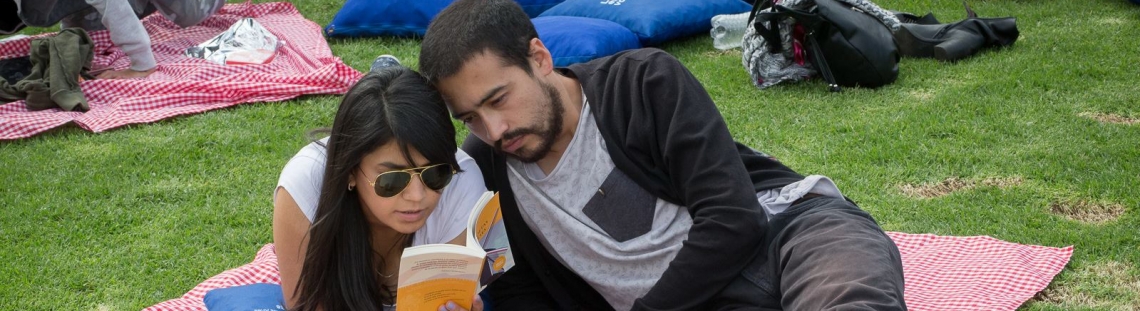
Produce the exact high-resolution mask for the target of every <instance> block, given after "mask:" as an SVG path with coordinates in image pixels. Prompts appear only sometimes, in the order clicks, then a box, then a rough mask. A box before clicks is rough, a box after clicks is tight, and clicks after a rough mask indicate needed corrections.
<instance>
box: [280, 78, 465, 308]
mask: <svg viewBox="0 0 1140 311" xmlns="http://www.w3.org/2000/svg"><path fill="white" fill-rule="evenodd" d="M326 160H327V161H326ZM485 190H486V188H485V187H484V185H483V176H482V174H480V172H479V168H478V166H476V164H475V161H474V160H472V159H471V158H470V157H468V156H467V154H466V153H464V152H463V151H461V150H458V148H457V147H456V145H455V128H454V126H453V125H452V123H451V119H450V117H449V116H448V112H447V108H446V107H445V106H444V104H443V100H442V99H441V98H440V95H439V94H438V93H437V92H436V91H435V90H434V89H432V88H431V87H429V86H428V84H427V81H426V80H424V78H423V77H422V76H420V75H419V74H418V73H416V72H414V71H412V70H410V69H407V68H405V67H400V66H396V67H390V68H385V69H383V70H380V71H377V72H372V73H369V74H368V75H366V76H364V78H362V79H361V80H360V81H359V82H357V83H356V85H354V86H353V87H352V89H350V90H349V91H348V93H347V94H345V96H344V99H343V100H342V101H341V104H340V108H339V110H338V111H337V114H336V118H335V119H334V120H333V127H332V129H331V131H330V132H329V137H328V138H327V139H324V140H320V141H316V142H313V143H311V144H309V145H308V146H306V147H305V148H304V149H302V150H301V151H300V152H299V153H297V155H295V156H294V157H293V158H292V159H291V160H290V161H289V163H288V164H286V165H285V168H284V169H283V170H282V172H281V178H280V180H279V181H278V186H277V190H276V193H275V195H274V210H273V240H274V243H275V244H276V249H277V259H278V265H279V267H280V271H281V285H282V290H283V292H284V294H285V298H286V303H287V306H288V307H289V309H290V310H318V309H320V310H381V309H382V308H383V307H388V308H390V307H391V305H392V304H394V303H395V294H396V292H395V289H396V280H397V279H398V277H399V276H398V275H397V272H398V271H399V267H400V262H399V260H400V255H401V254H402V253H403V250H404V248H405V247H408V246H414V245H421V244H431V243H452V244H460V245H462V244H463V243H464V242H465V241H466V240H465V234H466V233H465V228H466V223H467V217H468V215H469V213H470V211H471V209H472V207H473V206H474V205H475V202H476V201H477V200H478V199H479V196H480V195H481V194H482V193H483V192H484V191H485ZM476 305H477V306H480V305H481V303H478V302H477V303H476ZM475 309H479V308H478V307H476V308H475Z"/></svg>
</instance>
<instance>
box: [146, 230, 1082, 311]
mask: <svg viewBox="0 0 1140 311" xmlns="http://www.w3.org/2000/svg"><path fill="white" fill-rule="evenodd" d="M887 234H888V235H889V236H890V237H891V239H892V240H894V241H895V244H896V245H898V247H899V252H900V253H902V261H903V276H904V278H905V279H906V289H905V291H906V292H905V293H904V295H905V299H906V304H907V307H908V308H909V309H910V310H913V311H926V310H929V311H954V310H970V311H974V310H1015V309H1017V307H1019V306H1021V304H1023V303H1025V301H1027V300H1029V299H1030V298H1032V297H1033V295H1034V294H1036V293H1037V292H1039V291H1041V290H1043V289H1045V286H1048V285H1049V282H1051V281H1052V280H1053V277H1054V276H1056V275H1057V273H1060V272H1061V269H1063V268H1065V265H1066V264H1068V263H1069V258H1070V257H1071V256H1072V255H1073V247H1072V246H1068V247H1064V248H1056V247H1046V246H1037V245H1024V244H1017V243H1011V242H1006V241H1002V240H998V239H995V238H991V237H988V236H972V237H954V236H939V235H933V234H909V233H900V232H888V233H887ZM254 283H275V284H279V283H280V278H279V272H278V270H277V255H276V254H274V250H273V245H272V244H269V245H265V246H264V247H262V248H261V250H260V251H258V252H257V257H256V258H255V259H254V260H253V262H251V263H249V264H247V265H245V266H241V267H238V268H236V269H232V270H229V271H226V272H222V273H221V274H219V275H217V276H214V277H212V278H210V279H209V280H206V281H205V282H202V284H199V285H198V286H196V287H194V289H192V290H190V292H188V293H186V294H185V295H182V298H179V299H172V300H168V301H166V302H163V303H159V304H157V305H154V306H152V307H149V308H146V309H144V311H205V310H206V305H205V304H204V303H203V302H202V297H204V296H205V295H206V292H208V291H210V290H212V289H216V288H226V287H231V286H239V285H248V284H254Z"/></svg>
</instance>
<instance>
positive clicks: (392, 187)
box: [376, 171, 412, 198]
mask: <svg viewBox="0 0 1140 311" xmlns="http://www.w3.org/2000/svg"><path fill="white" fill-rule="evenodd" d="M409 181H412V174H409V173H408V172H399V171H397V172H387V173H384V174H380V176H376V195H379V196H382V197H385V198H387V197H391V196H394V195H396V194H399V193H400V191H403V190H404V188H405V187H407V186H408V182H409Z"/></svg>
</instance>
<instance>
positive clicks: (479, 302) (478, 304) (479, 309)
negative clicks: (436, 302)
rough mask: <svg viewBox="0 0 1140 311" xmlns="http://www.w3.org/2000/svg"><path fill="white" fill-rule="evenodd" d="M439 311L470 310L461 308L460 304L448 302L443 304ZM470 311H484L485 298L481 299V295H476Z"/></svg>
mask: <svg viewBox="0 0 1140 311" xmlns="http://www.w3.org/2000/svg"><path fill="white" fill-rule="evenodd" d="M439 311H468V310H467V309H464V308H463V307H460V306H459V305H458V304H455V303H454V302H450V301H448V302H447V303H445V304H443V305H442V306H439ZM470 311H483V298H482V297H479V294H475V299H473V300H471V310H470Z"/></svg>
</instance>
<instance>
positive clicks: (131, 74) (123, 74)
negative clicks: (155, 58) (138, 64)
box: [95, 68, 154, 79]
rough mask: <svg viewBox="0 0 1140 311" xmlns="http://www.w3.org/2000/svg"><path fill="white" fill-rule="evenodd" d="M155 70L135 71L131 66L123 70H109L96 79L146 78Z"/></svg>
mask: <svg viewBox="0 0 1140 311" xmlns="http://www.w3.org/2000/svg"><path fill="white" fill-rule="evenodd" d="M152 72H154V68H151V69H150V70H147V71H134V70H131V69H130V68H128V69H123V70H108V71H104V72H103V73H100V74H99V75H98V76H96V77H95V78H96V79H134V78H146V76H149V75H150V73H152Z"/></svg>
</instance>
